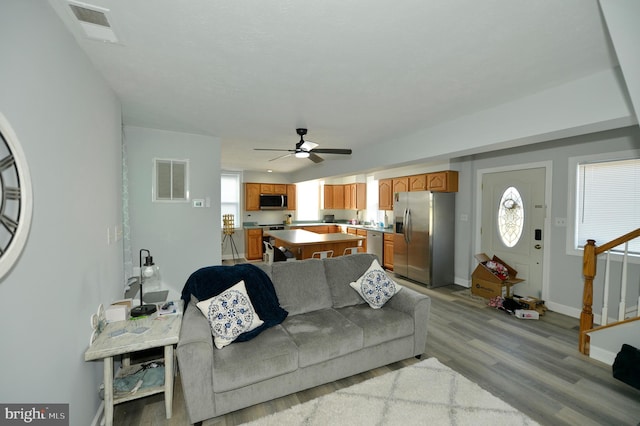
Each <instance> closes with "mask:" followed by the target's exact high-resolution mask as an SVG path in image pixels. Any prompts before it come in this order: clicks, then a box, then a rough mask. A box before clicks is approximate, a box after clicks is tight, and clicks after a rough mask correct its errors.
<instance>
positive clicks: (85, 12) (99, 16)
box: [69, 4, 111, 28]
mask: <svg viewBox="0 0 640 426" xmlns="http://www.w3.org/2000/svg"><path fill="white" fill-rule="evenodd" d="M69 7H70V8H71V11H72V12H73V14H74V15H76V18H78V20H80V21H82V22H86V23H87V24H94V25H100V26H103V27H107V28H111V25H109V20H108V19H107V15H105V14H104V12H100V11H98V10H93V9H87V8H86V7H81V6H78V5H76V4H70V5H69Z"/></svg>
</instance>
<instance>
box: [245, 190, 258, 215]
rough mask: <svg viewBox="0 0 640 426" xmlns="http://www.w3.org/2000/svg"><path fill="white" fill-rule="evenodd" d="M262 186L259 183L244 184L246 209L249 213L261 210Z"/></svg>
mask: <svg viewBox="0 0 640 426" xmlns="http://www.w3.org/2000/svg"><path fill="white" fill-rule="evenodd" d="M260 185H261V184H259V183H245V184H244V209H245V210H247V211H258V210H260Z"/></svg>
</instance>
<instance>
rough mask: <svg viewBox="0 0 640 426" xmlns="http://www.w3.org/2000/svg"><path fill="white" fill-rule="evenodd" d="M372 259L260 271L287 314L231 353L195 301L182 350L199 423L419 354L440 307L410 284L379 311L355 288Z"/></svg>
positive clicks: (189, 400) (186, 385)
mask: <svg viewBox="0 0 640 426" xmlns="http://www.w3.org/2000/svg"><path fill="white" fill-rule="evenodd" d="M373 259H375V256H374V255H371V254H354V255H349V256H341V257H336V258H330V259H323V260H318V259H309V260H304V261H296V262H276V263H274V264H272V265H264V266H261V268H262V269H263V270H264V271H265V272H266V273H267V275H268V276H269V277H270V278H271V280H272V282H273V285H274V287H275V292H276V294H277V296H278V299H279V303H280V306H281V307H282V308H284V309H285V310H286V311H288V316H287V317H286V319H285V320H284V321H283V322H282V323H281V324H278V325H276V326H273V327H271V328H268V329H266V330H264V331H262V332H261V333H260V334H259V335H258V336H257V337H255V338H253V339H252V340H249V341H245V342H234V343H232V344H231V345H229V346H227V347H224V348H223V349H216V348H215V346H214V345H213V342H212V335H211V330H210V327H209V323H208V321H207V319H206V318H205V316H204V315H203V314H202V313H201V312H200V311H199V310H198V309H197V308H196V307H195V306H194V304H193V301H191V303H189V306H188V307H187V308H186V310H185V313H184V318H183V321H182V330H181V334H180V341H179V343H178V346H177V351H176V353H177V358H178V363H179V368H180V377H181V380H182V387H183V392H184V398H185V403H186V408H187V412H188V415H189V419H190V421H191V423H198V422H200V421H202V420H205V419H208V418H212V417H216V416H220V415H222V414H225V413H229V412H231V411H235V410H238V409H241V408H244V407H248V406H251V405H254V404H257V403H261V402H264V401H268V400H271V399H275V398H278V397H281V396H284V395H288V394H291V393H295V392H297V391H300V390H304V389H307V388H311V387H314V386H318V385H321V384H324V383H328V382H331V381H335V380H338V379H341V378H344V377H348V376H351V375H354V374H358V373H361V372H364V371H367V370H370V369H373V368H376V367H380V366H384V365H387V364H390V363H393V362H396V361H400V360H403V359H407V358H411V357H414V356H420V355H421V354H422V353H423V352H424V350H425V344H426V338H427V321H428V316H429V309H430V304H431V300H430V299H429V297H428V296H426V295H423V294H420V293H418V292H416V291H414V290H412V289H410V288H407V287H403V288H402V290H401V291H400V292H398V293H397V294H396V295H395V296H393V297H392V298H391V300H389V301H388V302H387V303H386V304H385V305H384V306H383V307H382V308H380V309H372V308H371V307H370V306H369V305H368V304H366V303H365V302H364V300H363V299H362V298H361V297H360V295H359V294H358V293H356V291H354V290H353V289H352V288H351V287H350V286H349V283H350V282H352V281H356V280H357V279H358V278H359V277H360V276H361V275H362V274H363V273H364V272H365V271H366V270H367V269H368V268H369V266H370V265H371V263H372V261H373Z"/></svg>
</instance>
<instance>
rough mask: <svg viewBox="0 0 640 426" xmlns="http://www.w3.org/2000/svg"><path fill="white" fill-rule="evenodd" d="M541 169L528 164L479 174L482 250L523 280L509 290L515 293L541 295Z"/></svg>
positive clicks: (542, 215)
mask: <svg viewBox="0 0 640 426" xmlns="http://www.w3.org/2000/svg"><path fill="white" fill-rule="evenodd" d="M545 173H546V171H545V169H544V168H532V169H524V170H513V171H505V172H496V173H485V174H483V177H482V229H481V248H482V252H484V253H486V254H487V255H488V256H489V257H492V256H493V255H495V256H498V257H499V258H500V259H502V260H503V261H504V262H506V263H507V264H509V265H510V266H512V267H513V268H514V269H515V270H516V271H518V274H517V277H518V278H522V279H524V282H521V283H519V284H516V285H515V286H514V287H513V293H514V294H517V295H519V296H533V297H538V298H540V297H541V295H542V281H543V278H542V277H543V257H544V256H543V253H544V241H543V235H544V229H543V227H544V221H545V212H546V207H545Z"/></svg>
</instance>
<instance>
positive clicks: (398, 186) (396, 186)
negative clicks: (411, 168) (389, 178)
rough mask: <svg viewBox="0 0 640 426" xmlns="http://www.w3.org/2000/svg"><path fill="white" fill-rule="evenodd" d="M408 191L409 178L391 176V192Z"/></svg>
mask: <svg viewBox="0 0 640 426" xmlns="http://www.w3.org/2000/svg"><path fill="white" fill-rule="evenodd" d="M408 191H409V178H408V177H400V178H393V194H395V193H396V192H408Z"/></svg>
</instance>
